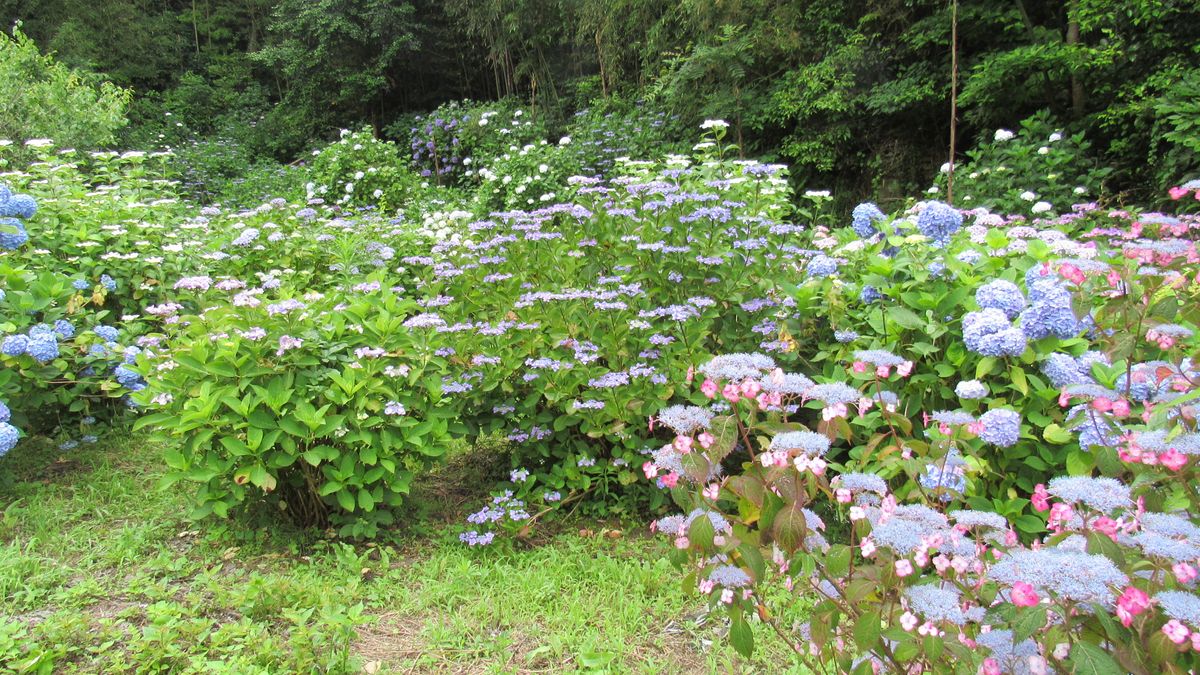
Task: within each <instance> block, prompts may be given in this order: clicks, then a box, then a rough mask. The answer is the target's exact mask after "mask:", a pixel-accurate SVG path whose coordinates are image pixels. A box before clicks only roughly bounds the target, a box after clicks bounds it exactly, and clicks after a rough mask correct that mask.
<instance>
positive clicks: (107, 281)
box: [100, 274, 117, 291]
mask: <svg viewBox="0 0 1200 675" xmlns="http://www.w3.org/2000/svg"><path fill="white" fill-rule="evenodd" d="M100 285H101V286H103V287H105V288H106V289H108V290H109V291H115V290H117V280H116V279H113V278H112V277H110V276H108V275H107V274H101V275H100Z"/></svg>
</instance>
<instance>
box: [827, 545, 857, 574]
mask: <svg viewBox="0 0 1200 675" xmlns="http://www.w3.org/2000/svg"><path fill="white" fill-rule="evenodd" d="M850 555H851V551H850V547H849V546H846V545H845V544H837V545H835V546H831V547H830V548H829V553H828V555H826V556H825V571H826V572H827V573H828V574H829V576H831V577H833V578H835V579H840V578H842V577H844V576H846V573H847V571H849V569H850Z"/></svg>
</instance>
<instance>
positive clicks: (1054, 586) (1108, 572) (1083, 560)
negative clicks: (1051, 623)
mask: <svg viewBox="0 0 1200 675" xmlns="http://www.w3.org/2000/svg"><path fill="white" fill-rule="evenodd" d="M988 576H989V577H990V578H991V579H992V580H993V581H997V582H999V583H1001V584H1005V585H1009V586H1011V585H1012V584H1015V583H1016V582H1018V581H1023V582H1025V583H1028V584H1031V585H1032V586H1033V587H1034V588H1036V589H1038V590H1040V591H1043V593H1044V592H1049V593H1052V594H1053V596H1055V597H1063V598H1067V599H1069V600H1073V601H1075V602H1081V603H1086V604H1098V605H1101V606H1103V607H1105V608H1108V607H1112V606H1113V605H1114V601H1115V596H1114V593H1113V591H1112V589H1113V588H1122V587H1124V586H1125V585H1126V584H1127V583H1129V578H1128V577H1127V576H1125V574H1124V573H1122V572H1121V570H1119V569H1117V566H1116V565H1114V564H1113V562H1112V561H1111V560H1109V559H1108V558H1106V557H1104V556H1102V555H1093V554H1089V553H1083V552H1080V551H1071V550H1063V549H1060V548H1042V549H1039V550H1036V551H1034V550H1016V551H1010V552H1009V554H1008V555H1006V556H1004V557H1003V558H1001V559H1000V560H999V562H997V563H996V564H995V565H993V566H992V568H991V570H989V572H988Z"/></svg>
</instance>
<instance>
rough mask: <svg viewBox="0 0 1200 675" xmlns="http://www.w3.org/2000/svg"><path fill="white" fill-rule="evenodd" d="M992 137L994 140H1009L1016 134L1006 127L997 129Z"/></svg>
mask: <svg viewBox="0 0 1200 675" xmlns="http://www.w3.org/2000/svg"><path fill="white" fill-rule="evenodd" d="M994 138H995V140H996V142H1002V141H1011V140H1012V139H1013V138H1016V134H1014V133H1013V132H1011V131H1009V130H1008V129H997V130H996V135H995V136H994Z"/></svg>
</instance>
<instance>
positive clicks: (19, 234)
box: [0, 218, 29, 251]
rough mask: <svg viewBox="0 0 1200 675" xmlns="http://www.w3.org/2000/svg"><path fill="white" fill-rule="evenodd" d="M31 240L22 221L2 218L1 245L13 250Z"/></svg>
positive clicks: (0, 223)
mask: <svg viewBox="0 0 1200 675" xmlns="http://www.w3.org/2000/svg"><path fill="white" fill-rule="evenodd" d="M27 241H29V233H28V232H26V231H25V226H24V225H22V224H21V221H19V220H15V219H13V218H0V247H3V248H6V249H8V250H10V251H11V250H13V249H15V248H18V247H19V246H21V244H24V243H25V242H27Z"/></svg>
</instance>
